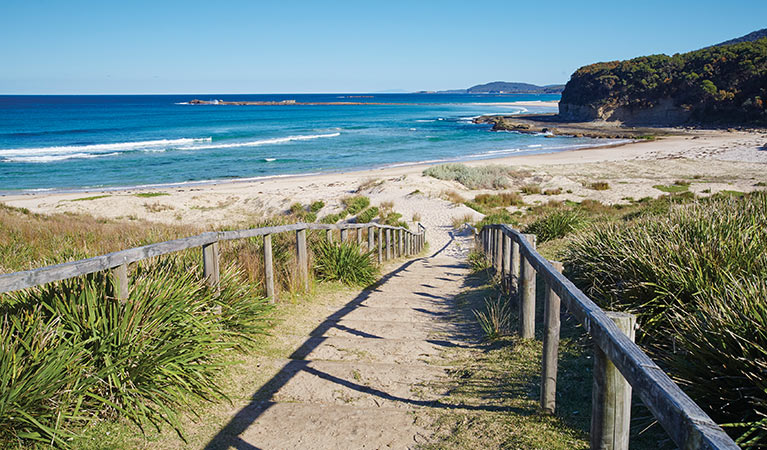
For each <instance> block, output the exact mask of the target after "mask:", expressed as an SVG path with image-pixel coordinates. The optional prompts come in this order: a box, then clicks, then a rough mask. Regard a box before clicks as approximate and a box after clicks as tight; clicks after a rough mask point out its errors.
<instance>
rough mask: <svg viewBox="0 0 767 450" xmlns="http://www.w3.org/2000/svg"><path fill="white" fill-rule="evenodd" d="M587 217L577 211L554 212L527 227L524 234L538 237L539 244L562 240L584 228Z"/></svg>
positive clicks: (562, 210) (561, 210)
mask: <svg viewBox="0 0 767 450" xmlns="http://www.w3.org/2000/svg"><path fill="white" fill-rule="evenodd" d="M585 225H586V217H585V216H584V215H583V214H582V213H581V212H580V211H577V210H569V209H560V210H554V211H552V212H550V213H548V214H546V215H545V216H543V217H541V218H540V219H538V220H536V221H535V222H533V223H531V224H529V225H528V226H526V227H525V229H524V232H525V233H530V234H534V235H536V238H537V240H538V242H539V243H543V242H546V241H550V240H553V239H561V238H563V237H565V236H567V235H568V234H570V233H572V232H574V231H577V230H579V229H581V228H583V227H584V226H585Z"/></svg>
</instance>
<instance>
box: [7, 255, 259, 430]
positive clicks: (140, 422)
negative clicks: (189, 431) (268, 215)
mask: <svg viewBox="0 0 767 450" xmlns="http://www.w3.org/2000/svg"><path fill="white" fill-rule="evenodd" d="M222 275H223V276H222V279H221V289H220V290H219V289H216V288H212V287H210V286H208V285H207V283H206V282H205V280H204V279H203V277H202V269H201V267H199V265H198V264H194V263H189V262H188V261H185V260H184V259H183V258H179V257H170V258H160V259H159V260H157V261H154V262H145V263H140V264H137V265H136V268H135V271H134V272H133V274H132V275H131V277H130V286H131V287H130V290H129V296H128V298H127V299H126V300H125V301H120V300H118V299H116V298H115V296H114V292H113V286H114V281H113V280H112V277H111V275H109V274H106V273H103V272H100V273H95V274H91V275H87V276H83V277H78V278H73V279H68V280H64V281H60V282H56V283H50V284H47V285H43V286H38V287H34V288H30V289H26V290H24V291H20V292H15V293H11V294H6V295H5V296H4V297H3V303H2V304H0V310H2V311H0V312H2V314H3V317H4V319H3V320H4V322H3V323H2V325H0V331H2V335H1V336H0V341H6V340H8V339H13V340H14V342H17V343H21V344H22V346H23V348H21V347H19V346H18V345H16V344H14V345H13V346H11V347H8V348H9V349H11V351H12V352H15V353H16V356H15V357H14V358H15V359H12V360H8V359H7V357H8V354H7V353H5V351H4V355H3V356H1V357H0V365H3V366H6V368H8V369H9V371H8V372H5V371H3V373H4V374H5V375H0V382H2V383H3V385H4V389H3V390H0V396H9V395H17V394H14V390H15V389H19V388H22V387H23V388H24V389H25V392H24V394H23V396H21V397H20V398H18V399H16V400H14V405H25V404H27V403H29V402H34V403H35V404H37V406H36V407H32V406H25V409H26V412H21V413H20V412H19V411H16V410H14V408H15V406H14V407H12V408H7V407H0V423H6V424H8V425H9V428H7V429H6V430H8V433H9V434H10V436H12V437H16V438H21V439H33V440H35V439H38V438H45V439H46V440H47V441H49V442H50V441H51V440H52V441H53V442H57V441H58V440H61V439H65V438H66V437H67V436H69V435H70V434H71V431H67V430H71V429H72V427H73V425H76V424H77V423H79V422H80V421H81V419H82V420H85V418H87V417H93V416H98V417H101V418H103V419H115V418H117V417H120V418H123V419H127V420H129V421H131V422H133V423H135V424H136V425H137V426H139V427H143V426H145V425H147V424H150V425H152V426H154V427H159V426H160V425H161V424H168V425H170V426H172V427H173V428H174V429H175V430H176V431H177V432H178V433H179V434H180V433H181V429H180V425H179V422H178V417H179V414H178V411H179V410H182V409H183V410H190V405H191V402H193V401H200V400H202V401H208V400H214V399H220V398H223V393H222V391H221V389H220V387H219V385H218V383H217V380H216V376H217V375H218V373H219V372H220V371H221V369H222V367H223V365H222V364H221V357H222V355H223V354H224V353H225V352H227V351H228V350H230V349H233V348H236V347H240V348H243V347H244V345H245V343H247V342H248V341H249V340H251V339H252V338H253V337H254V336H255V335H256V334H258V333H263V332H264V330H265V325H266V322H265V321H264V316H265V314H266V313H267V312H268V310H269V305H268V304H267V303H266V301H265V300H264V299H263V298H261V297H260V296H259V295H258V294H257V293H256V291H255V290H254V289H253V287H252V285H249V284H248V283H247V281H246V280H245V278H244V277H243V276H242V275H241V273H240V272H239V271H238V270H237V269H234V268H231V267H227V268H224V270H223V273H222ZM5 348H6V347H4V349H5ZM19 375H21V376H19ZM4 376H5V377H6V378H5V379H3V377H4ZM46 380H47V381H46ZM19 383H22V384H19ZM5 387H8V389H9V390H6V389H5ZM14 388H15V389H14ZM19 395H20V394H19ZM4 405H6V406H7V405H8V404H7V403H5V404H4ZM54 410H55V413H54ZM19 418H22V420H21V421H19ZM24 422H26V423H24ZM4 437H8V436H4Z"/></svg>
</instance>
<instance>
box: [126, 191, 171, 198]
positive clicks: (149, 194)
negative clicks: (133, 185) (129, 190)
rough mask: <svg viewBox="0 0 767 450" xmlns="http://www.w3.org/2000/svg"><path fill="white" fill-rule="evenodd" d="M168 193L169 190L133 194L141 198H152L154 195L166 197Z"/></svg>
mask: <svg viewBox="0 0 767 450" xmlns="http://www.w3.org/2000/svg"><path fill="white" fill-rule="evenodd" d="M166 195H170V194H168V193H167V192H139V193H138V194H133V196H134V197H139V198H152V197H164V196H166Z"/></svg>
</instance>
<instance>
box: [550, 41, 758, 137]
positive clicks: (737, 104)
mask: <svg viewBox="0 0 767 450" xmlns="http://www.w3.org/2000/svg"><path fill="white" fill-rule="evenodd" d="M762 32H764V30H761V31H758V32H756V35H755V36H758V34H759V33H762ZM751 36H754V33H752V34H749V35H746V36H744V37H742V38H738V39H735V40H734V41H736V43H734V44H727V43H722V44H719V45H717V46H713V47H708V48H704V49H700V50H695V51H692V52H688V53H681V54H675V55H673V56H668V55H662V54H661V55H651V56H642V57H639V58H634V59H630V60H627V61H612V62H605V63H597V64H591V65H588V66H584V67H581V68H580V69H578V70H577V71H576V72H575V73H574V74H573V75H572V77H571V78H570V81H568V82H567V84H566V85H565V89H564V91H563V92H562V99H561V100H560V102H559V115H560V117H561V118H562V119H565V120H574V121H589V120H615V121H620V122H623V123H625V124H632V125H675V124H681V123H685V122H690V121H694V122H699V123H712V122H720V123H730V124H732V123H759V124H764V125H767V38H761V39H756V40H751V39H752V38H751ZM728 42H729V41H728Z"/></svg>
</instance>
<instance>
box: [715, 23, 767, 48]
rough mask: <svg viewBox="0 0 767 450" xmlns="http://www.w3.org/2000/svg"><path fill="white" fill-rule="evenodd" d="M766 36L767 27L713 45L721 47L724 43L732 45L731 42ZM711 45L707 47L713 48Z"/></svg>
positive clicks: (754, 39) (756, 39)
mask: <svg viewBox="0 0 767 450" xmlns="http://www.w3.org/2000/svg"><path fill="white" fill-rule="evenodd" d="M766 37H767V28H762V29H761V30H759V31H754V32H753V33H748V34H747V35H745V36H741V37H739V38H735V39H730V40H729V41H724V42H721V43H719V44H716V45H712V46H711V47H721V46H722V45H731V44H737V43H740V42H754V41H758V40H759V39H762V38H766ZM711 47H706V48H711Z"/></svg>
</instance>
